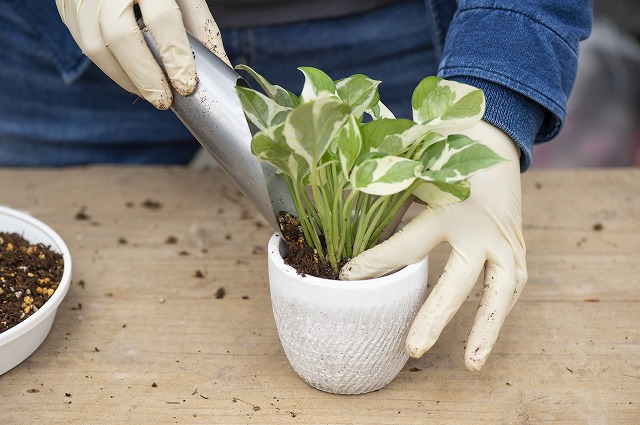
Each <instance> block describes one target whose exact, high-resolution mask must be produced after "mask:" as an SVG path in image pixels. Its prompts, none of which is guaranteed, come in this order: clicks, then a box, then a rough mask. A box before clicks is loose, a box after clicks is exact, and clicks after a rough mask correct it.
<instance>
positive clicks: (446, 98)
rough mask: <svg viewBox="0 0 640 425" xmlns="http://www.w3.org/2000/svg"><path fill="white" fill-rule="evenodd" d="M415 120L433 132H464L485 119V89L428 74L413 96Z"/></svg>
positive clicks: (412, 104)
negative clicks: (483, 91)
mask: <svg viewBox="0 0 640 425" xmlns="http://www.w3.org/2000/svg"><path fill="white" fill-rule="evenodd" d="M411 106H412V108H413V120H414V121H415V122H417V123H419V124H427V125H429V126H430V127H431V129H432V130H434V131H443V130H447V129H455V130H456V131H462V130H465V129H467V128H470V127H472V126H473V125H474V124H476V123H477V122H478V121H480V120H481V119H482V116H483V115H484V109H485V100H484V94H483V93H482V90H480V89H478V88H475V87H472V86H469V85H467V84H463V83H458V82H455V81H448V80H444V79H442V78H438V77H427V78H425V79H424V80H422V81H421V82H420V84H418V86H417V87H416V89H415V90H414V92H413V97H412V98H411Z"/></svg>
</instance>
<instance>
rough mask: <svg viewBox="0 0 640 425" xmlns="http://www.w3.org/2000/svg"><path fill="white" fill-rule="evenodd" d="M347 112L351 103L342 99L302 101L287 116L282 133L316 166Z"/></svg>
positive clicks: (312, 165)
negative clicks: (345, 102) (343, 101)
mask: <svg viewBox="0 0 640 425" xmlns="http://www.w3.org/2000/svg"><path fill="white" fill-rule="evenodd" d="M348 116H349V107H348V106H347V105H345V104H344V103H342V102H341V101H339V100H337V99H335V98H329V97H323V98H318V99H316V100H314V101H311V102H307V103H303V104H301V105H299V106H298V107H297V108H296V109H294V110H293V111H292V112H291V113H290V114H289V115H288V116H287V118H286V120H285V123H284V130H283V135H284V138H285V140H286V143H287V144H288V145H289V146H290V147H291V149H293V151H294V152H296V153H297V154H298V155H300V156H302V157H303V158H304V159H305V161H307V163H308V164H309V166H310V167H312V168H313V167H316V166H317V164H318V160H319V159H320V158H321V157H322V156H323V155H324V153H325V152H326V150H327V148H328V147H329V145H330V143H331V141H332V140H333V138H334V137H336V135H337V134H338V132H339V131H340V129H341V127H342V126H343V125H344V123H345V121H346V120H347V118H348Z"/></svg>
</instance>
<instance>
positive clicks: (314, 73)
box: [298, 66, 338, 102]
mask: <svg viewBox="0 0 640 425" xmlns="http://www.w3.org/2000/svg"><path fill="white" fill-rule="evenodd" d="M298 69H299V70H300V71H302V73H303V74H304V86H303V87H302V93H301V94H300V100H301V102H309V101H311V100H314V99H317V98H318V97H321V93H326V94H329V95H332V96H337V95H338V92H337V90H336V84H335V83H334V82H333V80H332V79H331V77H329V76H328V75H327V74H325V73H324V72H322V71H320V70H319V69H316V68H312V67H308V66H307V67H300V68H298Z"/></svg>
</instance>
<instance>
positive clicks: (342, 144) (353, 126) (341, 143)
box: [337, 115, 362, 179]
mask: <svg viewBox="0 0 640 425" xmlns="http://www.w3.org/2000/svg"><path fill="white" fill-rule="evenodd" d="M337 141H338V143H337V145H338V155H339V156H340V164H341V166H342V171H343V173H344V176H345V178H347V179H348V178H349V174H350V173H351V168H352V167H353V165H354V164H355V162H356V159H358V155H359V154H360V149H361V147H362V135H361V133H360V126H359V124H358V120H357V119H356V118H355V117H354V116H353V115H350V116H349V118H348V120H347V122H346V125H344V126H343V127H342V128H341V129H340V132H339V133H338V137H337Z"/></svg>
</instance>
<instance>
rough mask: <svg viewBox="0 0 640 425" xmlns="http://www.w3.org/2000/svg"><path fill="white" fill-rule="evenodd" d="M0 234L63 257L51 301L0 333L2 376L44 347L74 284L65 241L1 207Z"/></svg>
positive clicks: (44, 228)
mask: <svg viewBox="0 0 640 425" xmlns="http://www.w3.org/2000/svg"><path fill="white" fill-rule="evenodd" d="M0 232H3V233H18V234H19V235H21V236H22V237H23V238H25V239H26V240H28V241H29V243H31V244H36V243H42V244H43V245H45V246H49V247H50V249H51V250H53V251H56V252H58V253H60V254H62V258H63V260H64V271H63V274H62V280H61V282H60V283H59V285H58V288H57V289H56V291H55V292H54V293H53V295H52V296H51V298H49V299H48V300H47V302H46V303H44V305H43V306H42V307H41V308H40V309H39V310H38V311H36V312H35V313H33V315H31V316H30V317H28V318H27V319H26V320H24V321H23V322H21V323H19V324H17V325H16V326H14V327H12V328H11V329H8V330H6V331H4V332H2V333H0V375H2V374H3V373H5V372H6V371H8V370H10V369H12V368H13V367H15V366H17V365H19V364H20V363H22V361H23V360H25V359H26V358H27V357H29V356H30V355H31V354H32V353H33V352H34V351H36V349H37V348H38V347H39V346H40V344H42V342H43V341H44V339H45V338H46V337H47V335H48V334H49V331H50V330H51V325H52V324H53V319H54V318H55V316H56V311H57V310H58V306H59V305H60V303H61V302H62V300H63V299H64V297H65V295H66V294H67V291H68V290H69V286H70V284H71V254H70V252H69V248H67V245H66V244H65V243H64V241H63V240H62V238H61V237H60V236H59V235H58V234H57V233H56V232H55V231H54V230H53V229H51V228H50V227H49V226H47V225H46V224H44V223H43V222H41V221H40V220H37V219H35V218H33V217H31V216H30V215H27V214H25V213H22V212H19V211H16V210H14V209H11V208H7V207H2V206H0Z"/></svg>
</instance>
